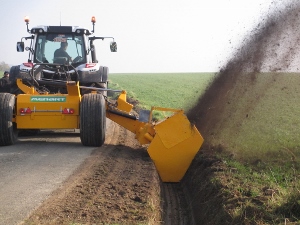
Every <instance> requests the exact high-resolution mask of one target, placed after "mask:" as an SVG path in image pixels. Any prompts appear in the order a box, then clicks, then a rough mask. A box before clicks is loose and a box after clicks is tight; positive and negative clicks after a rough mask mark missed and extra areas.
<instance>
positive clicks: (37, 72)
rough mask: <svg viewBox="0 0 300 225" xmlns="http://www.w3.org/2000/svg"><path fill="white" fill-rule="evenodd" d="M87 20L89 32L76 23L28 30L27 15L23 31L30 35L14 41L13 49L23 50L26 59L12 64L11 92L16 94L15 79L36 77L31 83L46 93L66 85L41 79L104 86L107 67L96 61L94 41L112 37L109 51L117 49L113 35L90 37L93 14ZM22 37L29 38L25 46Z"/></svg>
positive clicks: (59, 89)
mask: <svg viewBox="0 0 300 225" xmlns="http://www.w3.org/2000/svg"><path fill="white" fill-rule="evenodd" d="M91 21H92V24H93V30H92V31H90V30H88V29H86V28H82V27H78V26H37V27H33V28H31V29H29V28H28V24H29V18H28V17H25V22H26V25H27V32H28V33H29V34H31V36H29V37H23V38H21V41H20V42H17V51H18V52H24V51H27V52H28V53H29V54H28V60H27V62H25V63H22V64H21V65H20V66H17V67H13V69H12V71H11V73H12V76H11V78H10V79H11V82H12V83H13V85H12V87H13V90H11V93H14V94H15V93H18V88H17V86H16V79H17V78H21V79H23V82H24V81H26V79H27V80H32V79H33V80H36V82H34V83H39V84H40V85H39V87H40V86H41V87H42V89H43V90H46V91H47V92H50V93H56V92H58V91H59V92H65V91H66V88H64V90H62V88H61V87H59V88H57V87H55V85H56V84H57V82H54V83H53V82H52V83H51V82H46V83H45V82H44V81H49V80H55V81H60V80H62V81H76V82H80V84H81V85H85V86H88V87H99V88H106V87H107V77H108V68H107V67H105V66H102V65H100V63H99V62H98V59H97V57H96V48H95V46H94V41H95V40H97V39H100V40H104V39H112V42H111V43H110V50H111V52H116V51H117V44H116V42H115V41H114V38H113V37H95V36H93V37H91V35H92V34H93V33H94V25H95V22H96V19H95V17H92V20H91ZM23 39H25V40H30V45H29V46H28V47H25V44H24V41H23ZM53 84H54V86H53ZM58 85H59V84H58ZM87 92H88V91H87ZM103 93H104V92H103ZM82 94H83V93H82Z"/></svg>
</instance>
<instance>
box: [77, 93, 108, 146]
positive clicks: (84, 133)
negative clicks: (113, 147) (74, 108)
mask: <svg viewBox="0 0 300 225" xmlns="http://www.w3.org/2000/svg"><path fill="white" fill-rule="evenodd" d="M105 130H106V107H105V100H104V97H103V95H102V94H85V95H83V97H82V99H81V103H80V139H81V143H82V144H83V145H85V146H97V147H98V146H101V145H102V144H103V143H104V141H105Z"/></svg>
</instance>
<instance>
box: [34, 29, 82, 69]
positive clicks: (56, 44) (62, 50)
mask: <svg viewBox="0 0 300 225" xmlns="http://www.w3.org/2000/svg"><path fill="white" fill-rule="evenodd" d="M35 50H36V51H35V59H34V62H36V63H61V64H65V63H68V64H69V63H78V62H80V63H84V62H86V59H85V54H84V53H85V47H84V40H83V37H82V36H81V35H75V34H41V35H39V36H38V38H37V41H36V48H35Z"/></svg>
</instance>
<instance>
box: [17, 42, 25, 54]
mask: <svg viewBox="0 0 300 225" xmlns="http://www.w3.org/2000/svg"><path fill="white" fill-rule="evenodd" d="M17 52H24V42H17Z"/></svg>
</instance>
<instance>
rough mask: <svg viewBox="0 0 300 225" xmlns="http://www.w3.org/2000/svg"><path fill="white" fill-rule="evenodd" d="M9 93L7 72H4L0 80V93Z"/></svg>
mask: <svg viewBox="0 0 300 225" xmlns="http://www.w3.org/2000/svg"><path fill="white" fill-rule="evenodd" d="M9 91H10V81H9V72H8V71H5V72H4V74H3V77H2V78H1V79H0V92H9Z"/></svg>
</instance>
